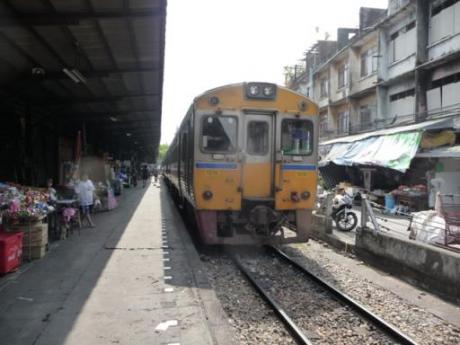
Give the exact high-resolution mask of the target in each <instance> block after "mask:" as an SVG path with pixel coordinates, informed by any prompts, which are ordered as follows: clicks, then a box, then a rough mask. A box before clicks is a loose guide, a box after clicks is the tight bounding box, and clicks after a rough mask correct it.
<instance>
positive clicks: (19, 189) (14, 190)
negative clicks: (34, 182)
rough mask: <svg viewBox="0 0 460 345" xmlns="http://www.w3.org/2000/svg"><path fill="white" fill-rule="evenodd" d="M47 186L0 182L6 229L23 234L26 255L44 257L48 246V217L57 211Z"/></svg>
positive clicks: (25, 257) (0, 195)
mask: <svg viewBox="0 0 460 345" xmlns="http://www.w3.org/2000/svg"><path fill="white" fill-rule="evenodd" d="M48 199H49V196H48V194H47V193H46V191H45V190H44V189H39V188H33V187H25V186H20V185H12V184H0V206H1V209H2V211H1V223H2V229H3V231H4V232H9V233H22V234H23V237H22V252H23V256H22V257H23V258H24V259H27V260H33V259H39V258H42V257H43V256H44V255H45V253H46V251H47V249H48V224H47V216H48V214H50V213H51V212H54V210H55V209H54V207H53V206H51V205H50V204H48Z"/></svg>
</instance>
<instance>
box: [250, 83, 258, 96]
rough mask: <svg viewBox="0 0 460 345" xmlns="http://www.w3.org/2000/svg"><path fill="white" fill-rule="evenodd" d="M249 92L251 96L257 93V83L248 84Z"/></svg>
mask: <svg viewBox="0 0 460 345" xmlns="http://www.w3.org/2000/svg"><path fill="white" fill-rule="evenodd" d="M249 94H250V95H251V96H253V97H254V96H257V95H259V85H251V86H249Z"/></svg>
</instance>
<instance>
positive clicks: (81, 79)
mask: <svg viewBox="0 0 460 345" xmlns="http://www.w3.org/2000/svg"><path fill="white" fill-rule="evenodd" d="M72 72H73V74H74V75H75V76H76V77H77V78H78V80H79V81H80V82H82V83H83V84H86V78H85V76H84V75H83V74H81V72H80V71H79V70H78V69H75V68H74V69H73V70H72Z"/></svg>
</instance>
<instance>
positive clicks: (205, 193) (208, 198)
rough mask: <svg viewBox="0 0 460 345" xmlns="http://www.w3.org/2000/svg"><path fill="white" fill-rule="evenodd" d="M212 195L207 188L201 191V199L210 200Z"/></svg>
mask: <svg viewBox="0 0 460 345" xmlns="http://www.w3.org/2000/svg"><path fill="white" fill-rule="evenodd" d="M212 197H213V194H212V192H211V191H209V190H207V191H204V192H203V199H204V200H211V199H212Z"/></svg>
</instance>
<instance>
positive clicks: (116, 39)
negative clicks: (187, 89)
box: [0, 0, 166, 154]
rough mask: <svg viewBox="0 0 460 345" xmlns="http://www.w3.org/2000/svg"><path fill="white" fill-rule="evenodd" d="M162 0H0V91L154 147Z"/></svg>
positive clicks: (125, 142)
mask: <svg viewBox="0 0 460 345" xmlns="http://www.w3.org/2000/svg"><path fill="white" fill-rule="evenodd" d="M165 16H166V0H2V1H0V95H1V96H2V99H3V100H5V99H8V100H9V101H11V102H14V100H21V101H24V100H26V106H27V107H29V109H33V110H36V111H35V112H37V111H40V113H41V114H42V117H43V118H47V119H49V118H50V117H51V118H53V119H55V120H56V121H57V122H58V123H59V126H60V127H59V128H61V129H62V130H63V131H65V130H71V129H72V128H75V126H81V125H82V124H84V125H83V126H84V127H85V128H87V129H88V132H92V136H93V138H94V140H99V141H107V142H111V143H112V147H114V148H115V147H132V148H139V149H143V150H148V151H149V152H152V154H155V153H156V151H157V147H158V144H159V140H160V127H161V126H160V125H161V101H162V85H163V66H164V45H165Z"/></svg>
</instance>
